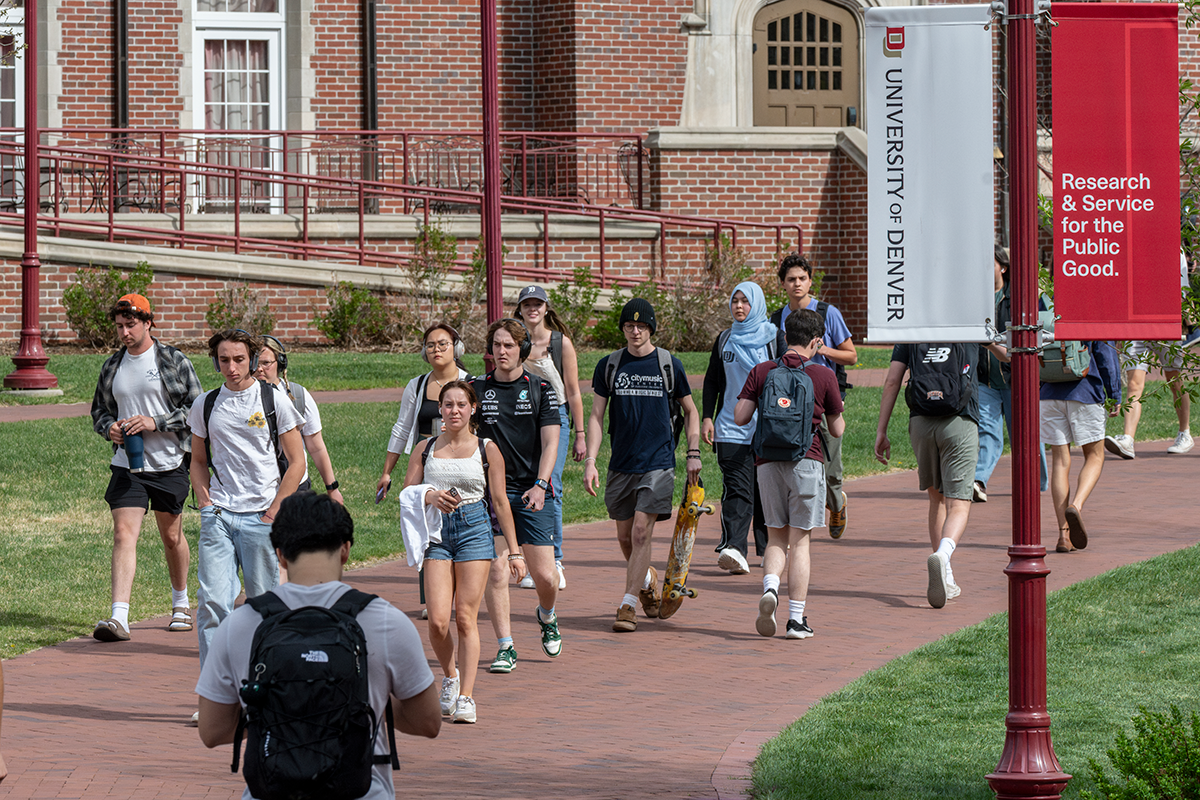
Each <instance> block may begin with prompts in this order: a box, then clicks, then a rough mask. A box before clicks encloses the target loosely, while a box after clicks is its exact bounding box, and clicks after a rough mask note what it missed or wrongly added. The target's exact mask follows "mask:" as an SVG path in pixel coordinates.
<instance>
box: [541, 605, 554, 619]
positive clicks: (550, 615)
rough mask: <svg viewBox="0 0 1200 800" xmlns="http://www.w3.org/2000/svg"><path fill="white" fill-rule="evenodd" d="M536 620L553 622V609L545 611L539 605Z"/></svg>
mask: <svg viewBox="0 0 1200 800" xmlns="http://www.w3.org/2000/svg"><path fill="white" fill-rule="evenodd" d="M537 618H538V622H553V621H554V620H555V614H554V609H553V608H552V609H550V610H549V611H547V610H546V609H544V608H542V607H541V605H540V604H539V605H538V607H537Z"/></svg>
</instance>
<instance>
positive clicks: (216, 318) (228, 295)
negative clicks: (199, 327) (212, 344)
mask: <svg viewBox="0 0 1200 800" xmlns="http://www.w3.org/2000/svg"><path fill="white" fill-rule="evenodd" d="M204 321H205V322H207V323H208V327H210V328H212V329H213V330H214V331H227V330H229V329H230V328H241V329H242V330H244V331H249V332H250V333H253V334H255V335H258V336H261V335H263V334H264V333H270V332H271V331H273V330H275V315H274V314H272V313H271V306H270V305H269V304H268V303H267V302H266V301H265V300H263V299H262V297H261V296H260V295H259V293H258V292H256V291H254V290H253V289H251V288H250V286H249V285H247V284H244V283H243V284H242V285H241V286H227V287H225V288H224V289H222V290H221V291H220V292H217V296H216V298H215V299H214V300H213V301H212V302H211V303H209V304H208V311H207V312H205V314H204Z"/></svg>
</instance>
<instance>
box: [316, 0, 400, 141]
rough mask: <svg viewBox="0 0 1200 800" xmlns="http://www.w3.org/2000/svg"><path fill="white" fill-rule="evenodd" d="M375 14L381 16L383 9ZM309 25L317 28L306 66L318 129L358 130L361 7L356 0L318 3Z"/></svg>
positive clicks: (360, 119)
mask: <svg viewBox="0 0 1200 800" xmlns="http://www.w3.org/2000/svg"><path fill="white" fill-rule="evenodd" d="M376 14H377V17H382V16H383V15H384V14H383V7H382V6H381V7H380V8H379V9H378V10H377V11H376ZM312 22H313V24H314V26H315V27H316V29H317V34H316V52H315V53H314V54H313V57H312V60H311V62H310V63H309V66H310V67H311V68H312V70H313V78H314V80H315V82H316V93H315V95H314V96H313V98H312V111H313V113H314V114H315V116H316V120H317V128H319V129H328V128H345V129H349V130H355V129H358V128H361V127H363V93H362V86H363V82H362V78H363V71H362V4H361V3H358V2H355V0H318V1H317V2H316V3H315V4H314V5H313V15H312ZM382 52H383V48H380V53H382Z"/></svg>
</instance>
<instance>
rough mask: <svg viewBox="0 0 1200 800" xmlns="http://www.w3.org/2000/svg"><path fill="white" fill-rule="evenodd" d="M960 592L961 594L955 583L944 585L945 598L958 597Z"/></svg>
mask: <svg viewBox="0 0 1200 800" xmlns="http://www.w3.org/2000/svg"><path fill="white" fill-rule="evenodd" d="M960 594H962V589H960V588H959V587H958V584H957V583H952V584H950V585H949V586H947V587H946V599H947V600H953V599H954V598H956V597H958V596H959V595H960Z"/></svg>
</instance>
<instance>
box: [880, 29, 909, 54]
mask: <svg viewBox="0 0 1200 800" xmlns="http://www.w3.org/2000/svg"><path fill="white" fill-rule="evenodd" d="M903 51H904V28H903V27H900V28H888V29H887V35H886V36H884V37H883V54H884V55H885V56H887V57H888V58H899V57H900V56H902V55H904V52H903Z"/></svg>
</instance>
